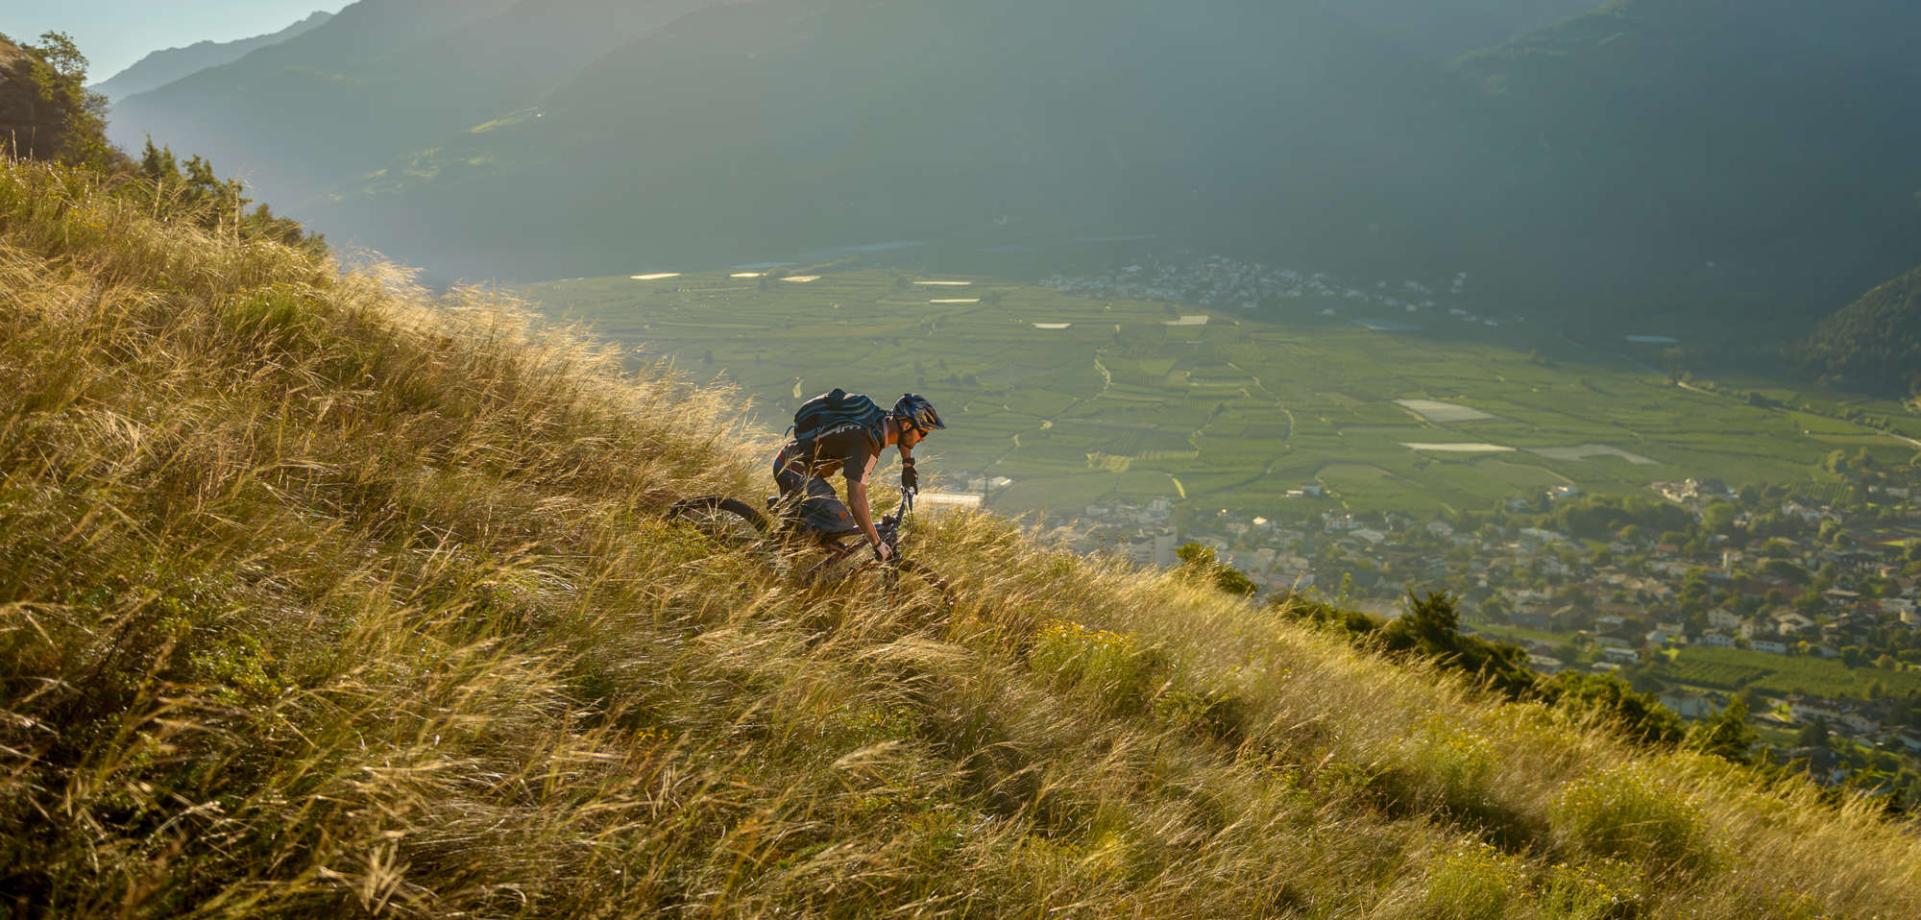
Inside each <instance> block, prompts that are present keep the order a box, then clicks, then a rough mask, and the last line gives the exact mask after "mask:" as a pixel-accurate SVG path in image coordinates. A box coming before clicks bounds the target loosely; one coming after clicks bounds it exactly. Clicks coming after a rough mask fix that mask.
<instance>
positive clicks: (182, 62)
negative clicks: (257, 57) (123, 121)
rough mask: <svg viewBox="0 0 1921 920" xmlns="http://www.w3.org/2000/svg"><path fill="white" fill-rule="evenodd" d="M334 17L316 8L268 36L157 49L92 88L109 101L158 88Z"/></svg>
mask: <svg viewBox="0 0 1921 920" xmlns="http://www.w3.org/2000/svg"><path fill="white" fill-rule="evenodd" d="M332 18H333V14H332V13H329V12H327V11H326V10H316V11H315V12H314V13H313V15H311V16H308V17H307V18H305V19H302V20H300V21H299V22H296V23H294V24H293V25H290V26H288V27H286V28H284V29H281V30H280V31H278V32H274V33H271V34H268V35H256V36H254V37H252V38H243V39H239V40H237V41H230V42H211V41H204V42H195V43H194V44H192V45H188V46H187V47H185V48H167V49H164V50H161V51H155V52H153V53H152V54H149V55H147V56H146V57H143V58H141V59H140V60H138V61H135V62H134V63H133V66H131V67H128V68H127V69H126V70H123V71H121V72H119V73H117V74H114V75H113V76H112V77H110V78H108V79H106V80H102V81H101V82H100V83H98V84H95V85H94V87H93V89H94V91H95V92H97V93H100V94H101V95H103V96H106V97H107V98H108V99H109V100H120V99H125V98H126V97H128V96H132V95H134V94H136V93H144V92H146V91H148V90H152V89H159V88H160V87H162V86H165V85H167V84H169V83H172V82H173V81H175V80H178V79H180V78H182V77H185V76H187V75H189V74H194V73H198V72H200V71H202V70H206V69H207V68H209V67H219V66H221V65H223V64H230V63H233V62H234V61H237V60H240V59H241V58H243V57H246V56H247V55H248V54H251V53H253V52H255V51H258V50H260V49H261V48H267V47H270V46H273V45H278V44H280V43H282V42H286V41H289V40H291V39H294V38H297V37H299V36H301V35H304V34H306V33H308V32H311V31H313V30H314V29H317V28H319V27H320V26H322V25H325V24H326V22H327V21H328V20H330V19H332Z"/></svg>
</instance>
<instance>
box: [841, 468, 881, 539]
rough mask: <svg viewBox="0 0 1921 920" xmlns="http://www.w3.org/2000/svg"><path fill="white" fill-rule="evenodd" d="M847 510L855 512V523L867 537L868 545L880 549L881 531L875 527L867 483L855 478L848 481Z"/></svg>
mask: <svg viewBox="0 0 1921 920" xmlns="http://www.w3.org/2000/svg"><path fill="white" fill-rule="evenodd" d="M847 509H848V510H849V511H852V512H854V523H856V524H859V525H860V532H861V533H864V534H866V535H867V543H868V545H869V546H873V547H876V548H878V547H879V546H880V531H879V530H878V529H876V528H875V527H874V509H873V507H872V506H870V505H869V504H868V503H867V483H865V482H862V481H861V480H858V479H853V478H849V479H848V480H847Z"/></svg>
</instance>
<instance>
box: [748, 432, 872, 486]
mask: <svg viewBox="0 0 1921 920" xmlns="http://www.w3.org/2000/svg"><path fill="white" fill-rule="evenodd" d="M880 451H881V449H880V448H879V447H878V446H876V445H875V444H874V440H873V438H871V437H868V435H867V430H866V429H865V428H862V427H861V426H859V425H844V426H842V427H839V428H835V429H832V430H829V431H827V432H824V433H822V434H820V435H817V436H815V437H813V438H810V439H808V440H806V441H789V442H787V445H786V446H785V447H782V448H781V449H780V453H778V454H775V455H774V472H775V476H776V477H777V478H778V477H779V476H780V474H781V473H788V474H798V475H799V476H800V477H802V478H826V477H829V476H832V475H834V474H835V473H840V474H842V475H843V476H846V477H847V481H848V482H862V481H865V480H866V478H867V475H868V474H869V473H870V472H872V471H873V468H874V462H875V461H876V460H878V459H880ZM783 486H784V484H783Z"/></svg>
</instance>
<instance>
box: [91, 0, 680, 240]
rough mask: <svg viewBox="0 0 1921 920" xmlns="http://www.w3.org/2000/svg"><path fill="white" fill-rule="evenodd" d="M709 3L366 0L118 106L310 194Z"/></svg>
mask: <svg viewBox="0 0 1921 920" xmlns="http://www.w3.org/2000/svg"><path fill="white" fill-rule="evenodd" d="M704 2H706V0H647V2H641V3H636V2H630V0H558V2H554V0H361V2H359V3H355V4H353V5H352V6H349V7H347V8H346V9H343V10H341V11H340V14H339V15H338V16H336V17H334V19H332V20H331V21H329V22H328V23H326V24H325V25H323V26H320V27H319V28H316V29H314V30H312V31H310V32H308V33H306V34H304V35H301V36H299V37H297V38H295V39H292V40H290V41H287V42H284V43H281V44H279V45H276V46H273V47H271V48H266V49H263V50H261V51H259V52H256V53H254V54H251V55H248V56H247V57H245V58H243V59H241V60H238V61H235V62H233V63H232V64H229V65H226V66H224V67H215V68H211V69H208V70H203V71H201V72H199V73H196V74H194V75H193V76H191V77H188V78H186V79H184V80H179V81H176V82H174V83H171V84H168V85H167V86H164V87H162V88H160V89H158V90H155V91H153V92H150V93H143V94H140V95H136V96H132V97H130V98H128V99H125V100H122V101H121V102H120V103H119V104H118V105H117V106H115V109H114V119H113V136H114V138H115V140H116V141H117V142H119V143H120V144H121V145H122V146H124V147H127V148H129V149H134V148H137V147H138V146H139V144H140V143H141V141H142V140H143V139H144V138H145V137H146V136H147V135H149V134H151V135H152V136H153V137H154V139H155V140H156V141H158V142H161V143H165V144H171V145H173V146H174V147H176V148H179V149H192V150H195V151H198V152H200V153H201V154H202V155H205V156H209V157H211V158H213V159H214V160H216V161H218V162H221V163H226V164H231V168H233V169H235V170H236V171H238V172H239V173H241V174H242V175H245V176H247V177H248V180H249V182H251V183H252V185H253V186H254V188H255V189H256V190H257V191H258V192H260V193H261V194H262V195H263V196H264V197H267V198H269V199H271V200H274V201H278V202H282V203H283V204H284V205H285V206H286V207H288V208H290V209H295V210H298V211H303V212H304V211H305V210H306V208H305V204H306V203H307V201H308V199H310V198H311V197H312V196H315V195H319V194H321V193H323V192H325V191H327V190H330V189H331V188H333V187H334V186H335V185H336V184H338V183H340V182H342V181H345V180H347V179H349V178H353V177H357V176H360V175H362V174H364V173H367V172H371V171H373V170H376V169H379V168H381V167H383V166H387V165H390V164H391V163H392V162H393V161H394V160H395V159H396V158H399V157H403V156H406V155H408V154H411V153H413V152H415V151H417V150H420V149H422V148H426V147H430V146H433V145H436V144H439V143H441V142H443V141H444V140H445V139H447V138H448V137H450V136H457V135H460V134H463V133H465V132H466V131H468V130H469V129H472V128H475V127H476V126H479V125H482V124H484V123H487V122H490V121H492V120H494V119H495V118H498V117H500V116H503V115H506V114H509V113H511V112H514V111H516V110H519V109H522V108H524V107H526V106H529V105H532V104H533V103H534V102H536V101H537V100H538V99H539V98H540V97H541V95H543V94H544V93H546V92H547V91H548V90H550V89H552V88H553V86H554V85H555V84H556V83H558V82H560V81H561V80H563V79H565V78H566V77H568V76H570V75H572V74H573V73H575V72H576V71H578V70H579V69H580V68H581V67H582V66H584V65H585V64H586V63H587V62H590V61H592V60H594V59H595V58H597V57H599V56H600V55H601V54H602V53H604V52H605V51H607V50H609V49H611V48H614V47H616V46H618V45H620V44H622V43H624V42H626V41H628V40H630V39H632V38H634V37H635V36H636V35H639V34H641V33H644V32H646V31H647V30H649V29H651V28H653V27H655V26H657V25H660V24H661V23H663V22H666V21H669V20H671V19H673V18H674V17H676V16H678V15H679V14H680V13H682V12H684V11H686V10H688V9H691V8H693V7H696V6H699V5H701V4H702V3H704Z"/></svg>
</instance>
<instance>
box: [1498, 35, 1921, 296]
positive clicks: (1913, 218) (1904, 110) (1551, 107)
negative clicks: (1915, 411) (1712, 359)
mask: <svg viewBox="0 0 1921 920" xmlns="http://www.w3.org/2000/svg"><path fill="white" fill-rule="evenodd" d="M1917 34H1921V5H1917V4H1914V3H1909V2H1905V0H1859V2H1849V3H1840V4H1836V3H1825V2H1818V0H1623V2H1617V3H1613V4H1609V5H1608V6H1606V7H1604V8H1602V9H1600V10H1598V11H1596V12H1594V13H1591V14H1589V15H1587V16H1583V17H1580V18H1577V19H1574V20H1571V21H1569V22H1567V23H1564V24H1562V25H1558V26H1555V27H1552V28H1549V29H1546V30H1544V31H1542V32H1539V33H1536V34H1534V35H1531V36H1528V37H1526V38H1523V39H1520V40H1518V41H1516V42H1514V43H1513V44H1511V45H1509V46H1507V47H1504V48H1502V49H1499V50H1497V51H1493V52H1489V53H1487V54H1483V55H1477V56H1474V57H1472V58H1470V59H1468V60H1466V61H1464V62H1463V63H1462V64H1461V67H1460V71H1461V73H1462V74H1463V75H1464V76H1466V77H1468V78H1470V79H1472V80H1474V81H1475V82H1476V83H1478V84H1479V85H1480V86H1481V87H1482V88H1483V90H1484V91H1485V92H1486V93H1487V95H1488V97H1489V98H1490V99H1491V100H1492V101H1493V102H1495V103H1496V104H1497V105H1498V106H1499V107H1500V108H1501V111H1502V118H1501V119H1500V120H1501V123H1502V124H1503V125H1504V130H1505V131H1506V132H1509V133H1508V134H1507V136H1506V139H1505V142H1506V143H1507V144H1508V145H1509V146H1508V148H1507V149H1506V150H1505V151H1504V155H1503V156H1502V157H1501V158H1500V159H1499V160H1498V161H1497V163H1498V164H1499V165H1500V167H1501V169H1502V170H1505V174H1503V175H1493V176H1489V177H1487V190H1488V191H1489V192H1490V193H1493V194H1497V195H1498V196H1499V197H1502V198H1506V199H1508V200H1511V201H1515V202H1517V203H1521V204H1524V205H1525V208H1526V211H1525V212H1516V213H1514V214H1510V215H1506V217H1505V219H1504V220H1502V221H1501V224H1500V226H1501V228H1502V229H1503V231H1504V232H1505V234H1506V235H1507V236H1506V240H1505V242H1503V243H1502V244H1501V248H1504V249H1506V250H1508V251H1510V252H1512V253H1514V254H1515V255H1516V256H1517V257H1524V260H1525V261H1527V262H1530V263H1532V265H1533V266H1534V268H1535V270H1536V273H1537V276H1538V280H1540V281H1542V282H1543V284H1542V289H1551V288H1552V287H1554V286H1556V285H1560V286H1563V287H1566V286H1569V283H1570V282H1578V287H1579V289H1581V290H1582V291H1583V292H1584V294H1585V296H1588V297H1594V296H1596V295H1597V294H1598V295H1600V296H1601V297H1603V298H1605V297H1608V296H1618V297H1619V298H1620V299H1623V300H1631V299H1643V300H1647V299H1653V304H1652V305H1653V306H1656V307H1658V308H1659V309H1666V310H1681V311H1699V310H1702V306H1701V304H1700V303H1699V300H1700V299H1701V296H1702V294H1703V292H1709V291H1717V290H1718V291H1722V292H1725V293H1730V294H1740V295H1743V298H1744V300H1745V301H1746V302H1745V303H1744V304H1743V306H1742V307H1741V308H1740V309H1739V310H1738V311H1736V312H1728V311H1725V310H1723V311H1709V312H1708V319H1710V320H1712V321H1727V322H1738V324H1740V325H1742V326H1746V327H1749V328H1753V327H1758V326H1766V325H1768V324H1769V323H1770V322H1777V323H1778V325H1780V326H1781V327H1783V328H1784V329H1786V330H1787V331H1789V332H1790V333H1792V331H1793V329H1794V328H1795V326H1796V325H1797V324H1799V325H1800V328H1805V326H1806V324H1807V323H1808V322H1809V321H1810V320H1811V319H1812V318H1813V317H1812V316H1810V311H1809V308H1808V304H1819V303H1836V302H1840V301H1842V300H1843V299H1844V298H1846V297H1850V296H1853V294H1855V293H1856V292H1858V291H1860V290H1861V289H1862V288H1863V287H1865V286H1867V285H1869V284H1872V283H1874V281H1875V280H1877V279H1881V278H1886V277H1888V276H1889V275H1891V274H1893V273H1895V272H1897V271H1899V270H1901V269H1903V268H1905V267H1907V266H1909V265H1911V264H1912V263H1913V260H1914V254H1915V252H1916V251H1918V250H1921V197H1917V193H1921V159H1918V158H1916V157H1914V156H1912V155H1911V151H1912V150H1914V149H1915V148H1916V146H1917V144H1921V92H1917V90H1921V57H1917V56H1916V55H1914V54H1913V49H1912V41H1911V39H1912V36H1914V35H1917ZM1519 260H1521V259H1519V258H1517V261H1519ZM1664 286H1665V288H1666V290H1665V292H1664V293H1663V292H1662V288H1663V287H1664ZM1706 325H1707V324H1704V327H1703V328H1706Z"/></svg>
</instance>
